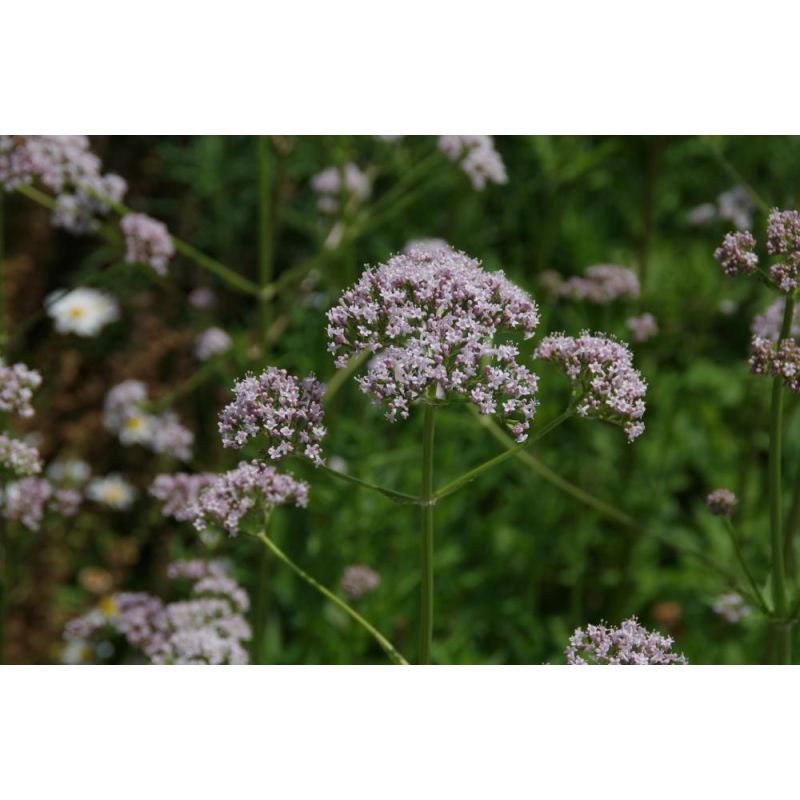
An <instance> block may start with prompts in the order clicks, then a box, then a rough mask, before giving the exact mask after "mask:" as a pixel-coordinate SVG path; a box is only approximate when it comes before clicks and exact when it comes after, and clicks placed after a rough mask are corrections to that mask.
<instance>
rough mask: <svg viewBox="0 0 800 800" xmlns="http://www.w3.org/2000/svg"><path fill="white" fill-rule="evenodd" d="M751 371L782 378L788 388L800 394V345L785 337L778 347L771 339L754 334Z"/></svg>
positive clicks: (751, 349) (751, 346) (751, 350)
mask: <svg viewBox="0 0 800 800" xmlns="http://www.w3.org/2000/svg"><path fill="white" fill-rule="evenodd" d="M750 371H751V372H753V373H754V374H755V375H766V376H769V377H773V378H780V379H781V380H782V381H783V382H784V384H785V385H786V387H787V388H789V389H791V391H793V392H795V393H796V394H800V346H798V345H797V342H795V340H794V339H784V340H783V341H782V342H781V343H780V344H779V345H778V346H777V347H776V346H775V343H774V342H772V341H771V340H769V339H762V338H760V337H759V336H754V337H753V339H752V341H751V342H750Z"/></svg>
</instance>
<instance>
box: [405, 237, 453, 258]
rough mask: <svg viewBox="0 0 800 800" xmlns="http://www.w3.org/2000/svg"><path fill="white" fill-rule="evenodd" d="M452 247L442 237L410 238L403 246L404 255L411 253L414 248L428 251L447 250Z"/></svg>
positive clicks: (439, 251) (438, 251)
mask: <svg viewBox="0 0 800 800" xmlns="http://www.w3.org/2000/svg"><path fill="white" fill-rule="evenodd" d="M451 249H452V248H451V247H450V245H449V244H447V242H446V241H445V240H444V239H436V238H433V239H411V240H410V241H409V242H407V243H406V246H405V247H404V248H403V253H404V255H411V253H413V252H414V251H415V250H420V251H422V252H429V253H441V252H448V251H450V250H451Z"/></svg>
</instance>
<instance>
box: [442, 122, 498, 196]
mask: <svg viewBox="0 0 800 800" xmlns="http://www.w3.org/2000/svg"><path fill="white" fill-rule="evenodd" d="M439 150H441V151H442V153H444V154H445V156H447V158H449V159H450V160H451V161H457V162H460V165H461V169H463V170H464V172H465V173H466V174H467V177H468V178H469V179H470V181H471V182H472V187H473V188H474V189H475V190H476V191H479V192H480V191H483V189H485V188H486V184H487V183H498V184H504V183H508V173H507V172H506V166H505V164H504V163H503V159H502V158H501V157H500V153H498V152H497V150H496V149H495V146H494V140H493V139H492V137H491V136H440V137H439Z"/></svg>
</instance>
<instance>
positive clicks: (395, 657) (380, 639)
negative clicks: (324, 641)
mask: <svg viewBox="0 0 800 800" xmlns="http://www.w3.org/2000/svg"><path fill="white" fill-rule="evenodd" d="M255 537H256V538H257V539H259V540H260V541H261V542H263V543H264V545H265V546H266V547H268V548H269V549H270V550H271V551H272V552H273V553H274V554H275V555H276V556H277V557H278V558H279V559H280V560H281V561H283V563H284V564H286V566H287V567H289V569H291V570H292V572H294V573H295V575H297V576H298V577H300V578H302V579H303V580H304V581H305V582H306V583H307V584H308V585H309V586H311V587H312V588H314V589H316V590H317V591H318V592H320V594H322V595H323V596H325V597H326V598H327V599H328V600H330V601H331V602H332V603H333V604H334V605H335V606H337V607H338V608H340V609H341V610H342V611H344V612H345V614H347V615H348V616H349V617H350V618H351V619H353V620H355V621H356V622H357V623H358V624H359V625H360V626H361V627H362V628H364V630H366V631H367V632H368V633H369V634H370V636H372V638H373V639H375V641H376V642H377V643H378V644H379V645H380V646H381V647H382V648H383V650H384V652H385V653H386V655H387V656H389V658H390V659H391V660H392V661H393V662H394V663H395V664H406V665H407V664H408V661H406V660H405V658H403V656H402V655H401V654H400V653H399V652H398V650H397V648H395V646H394V645H393V644H392V643H391V642H390V641H389V640H388V639H387V638H386V637H385V636H384V635H383V634H382V633H381V632H380V631H379V630H377V628H375V627H374V626H373V625H371V624H370V623H369V622H367V620H365V619H364V617H362V616H361V614H359V613H358V612H357V611H356V610H355V609H354V608H351V607H350V606H349V605H348V604H347V603H345V602H344V600H341V599H340V598H338V597H337V596H336V595H335V594H334V593H333V592H332V591H330V589H327V588H325V587H324V586H323V585H322V584H321V583H319V582H318V581H316V580H315V579H314V578H312V577H311V576H310V575H309V574H308V573H307V572H306V571H305V570H303V569H301V568H300V567H298V566H297V564H295V563H294V561H292V559H291V558H289V556H287V555H286V553H284V552H283V550H281V549H280V547H278V545H277V544H275V542H273V541H272V539H270V538H269V536H267V534H266V533H264V532H262V533H259V534H255Z"/></svg>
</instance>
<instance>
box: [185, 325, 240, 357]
mask: <svg viewBox="0 0 800 800" xmlns="http://www.w3.org/2000/svg"><path fill="white" fill-rule="evenodd" d="M232 344H233V340H232V339H231V337H230V336H228V334H227V333H226V332H225V331H224V330H222V328H208V329H206V330H204V331H203V332H202V333H201V334H200V335H199V336H198V337H197V339H195V342H194V354H195V357H196V358H197V359H198V360H200V361H208V359H210V358H214V356H219V355H222V354H223V353H227V352H228V350H230V349H231V345H232Z"/></svg>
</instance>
